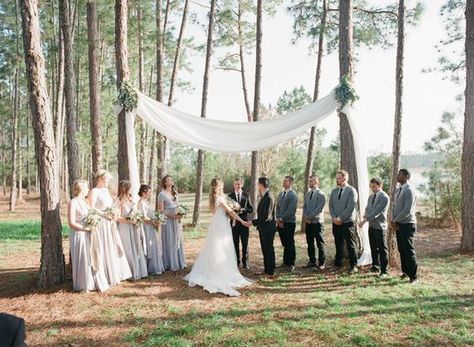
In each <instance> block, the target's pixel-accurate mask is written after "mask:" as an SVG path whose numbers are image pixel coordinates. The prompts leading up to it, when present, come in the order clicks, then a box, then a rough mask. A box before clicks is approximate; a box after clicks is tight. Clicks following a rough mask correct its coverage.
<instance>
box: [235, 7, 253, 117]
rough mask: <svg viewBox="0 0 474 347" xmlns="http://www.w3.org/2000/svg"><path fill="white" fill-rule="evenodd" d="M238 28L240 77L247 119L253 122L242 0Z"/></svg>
mask: <svg viewBox="0 0 474 347" xmlns="http://www.w3.org/2000/svg"><path fill="white" fill-rule="evenodd" d="M237 30H238V34H239V61H240V78H241V79H242V93H243V95H244V104H245V112H246V113H247V119H248V121H249V122H252V121H253V119H252V111H251V110H250V102H249V96H248V90H247V76H246V68H245V54H244V37H243V32H242V0H239V7H238V10H237Z"/></svg>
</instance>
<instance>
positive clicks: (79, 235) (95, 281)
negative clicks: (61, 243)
mask: <svg viewBox="0 0 474 347" xmlns="http://www.w3.org/2000/svg"><path fill="white" fill-rule="evenodd" d="M71 207H74V208H75V210H76V215H75V222H76V223H77V224H81V225H84V224H85V220H86V217H87V214H88V213H89V205H88V204H87V202H86V201H85V199H83V198H79V197H76V198H73V199H72V200H71ZM93 232H94V231H91V232H89V231H81V230H74V229H71V233H70V235H69V244H70V250H71V265H72V287H73V289H74V290H75V291H78V292H80V291H91V290H99V291H102V292H103V291H106V290H107V289H109V284H108V282H107V278H106V276H105V272H104V269H103V268H100V269H98V271H94V269H93V267H92V261H91V233H93Z"/></svg>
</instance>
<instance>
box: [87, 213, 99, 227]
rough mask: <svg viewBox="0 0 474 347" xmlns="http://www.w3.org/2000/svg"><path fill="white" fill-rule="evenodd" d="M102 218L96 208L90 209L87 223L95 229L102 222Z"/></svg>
mask: <svg viewBox="0 0 474 347" xmlns="http://www.w3.org/2000/svg"><path fill="white" fill-rule="evenodd" d="M100 221H101V218H100V216H99V214H98V213H97V212H96V211H95V210H89V213H87V216H86V225H87V226H88V227H89V228H90V230H95V229H96V228H97V226H98V225H99V224H100Z"/></svg>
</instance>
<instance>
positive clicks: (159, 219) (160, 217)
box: [153, 210, 166, 224]
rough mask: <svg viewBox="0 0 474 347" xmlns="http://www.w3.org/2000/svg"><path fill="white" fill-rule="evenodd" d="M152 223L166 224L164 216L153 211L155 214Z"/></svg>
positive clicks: (162, 213) (161, 212)
mask: <svg viewBox="0 0 474 347" xmlns="http://www.w3.org/2000/svg"><path fill="white" fill-rule="evenodd" d="M153 221H154V222H155V223H156V224H158V223H161V224H165V223H166V214H165V213H164V212H163V211H160V210H158V211H155V214H154V215H153Z"/></svg>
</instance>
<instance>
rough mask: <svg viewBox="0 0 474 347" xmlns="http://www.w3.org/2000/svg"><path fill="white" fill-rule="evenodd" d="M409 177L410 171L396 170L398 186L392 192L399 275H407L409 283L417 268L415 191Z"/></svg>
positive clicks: (403, 276)
mask: <svg viewBox="0 0 474 347" xmlns="http://www.w3.org/2000/svg"><path fill="white" fill-rule="evenodd" d="M409 179H410V172H408V170H407V169H401V170H400V171H398V176H397V181H398V183H400V187H398V188H397V189H396V190H395V193H394V197H393V198H394V200H393V215H392V218H393V221H394V222H395V224H396V225H395V227H396V231H397V244H398V251H399V252H400V262H401V263H402V264H401V265H402V272H403V274H402V276H401V277H402V278H406V277H408V278H409V279H410V283H415V282H416V272H417V269H418V264H417V261H416V253H415V233H416V215H415V209H416V192H415V189H414V188H413V187H412V186H411V185H410V182H409Z"/></svg>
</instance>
